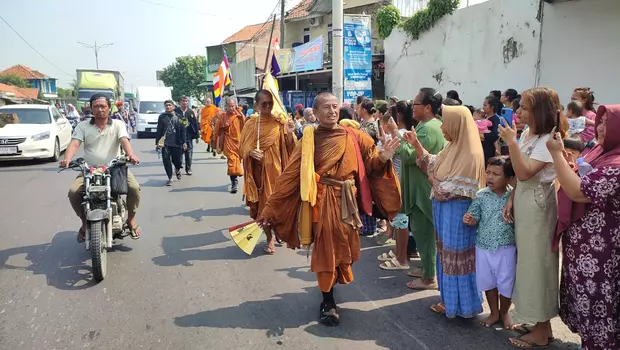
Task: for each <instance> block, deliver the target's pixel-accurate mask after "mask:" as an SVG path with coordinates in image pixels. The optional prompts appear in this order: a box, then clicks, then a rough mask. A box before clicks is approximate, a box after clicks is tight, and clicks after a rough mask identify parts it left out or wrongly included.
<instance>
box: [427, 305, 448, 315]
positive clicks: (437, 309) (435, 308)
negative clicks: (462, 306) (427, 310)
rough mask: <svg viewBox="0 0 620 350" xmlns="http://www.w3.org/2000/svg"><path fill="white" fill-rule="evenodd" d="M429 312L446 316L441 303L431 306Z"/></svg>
mask: <svg viewBox="0 0 620 350" xmlns="http://www.w3.org/2000/svg"><path fill="white" fill-rule="evenodd" d="M431 310H432V311H434V312H436V313H438V314H441V315H445V314H446V307H445V306H443V304H442V303H439V304H433V305H432V306H431Z"/></svg>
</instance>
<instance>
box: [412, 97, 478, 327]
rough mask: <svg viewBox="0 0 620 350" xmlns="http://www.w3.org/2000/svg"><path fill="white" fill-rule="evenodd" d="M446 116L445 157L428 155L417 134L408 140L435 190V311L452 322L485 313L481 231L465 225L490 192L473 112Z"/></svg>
mask: <svg viewBox="0 0 620 350" xmlns="http://www.w3.org/2000/svg"><path fill="white" fill-rule="evenodd" d="M441 114H442V116H443V124H442V125H441V130H442V131H443V134H444V136H445V138H446V140H447V141H448V145H447V146H446V147H445V148H444V149H443V150H442V151H441V152H439V154H437V155H432V154H430V153H428V152H427V151H426V150H425V149H424V147H422V145H421V144H420V142H419V141H418V138H417V135H416V133H415V131H411V132H409V133H407V134H406V135H405V139H406V140H407V142H409V143H410V144H411V145H413V147H414V148H415V150H416V152H417V156H418V164H419V166H420V168H421V169H422V170H423V171H425V172H426V173H427V175H428V179H429V181H430V182H431V184H432V190H431V196H432V198H433V217H434V224H435V231H436V234H437V257H438V258H437V284H438V287H439V291H440V295H441V303H439V304H435V305H433V306H432V307H431V309H432V310H433V311H435V312H437V313H441V314H445V315H446V316H448V317H449V318H454V317H456V316H459V317H463V318H471V317H474V316H476V315H477V314H479V313H481V312H482V295H481V293H480V292H479V291H478V289H477V286H476V269H475V243H476V228H475V227H470V226H467V225H465V224H464V223H463V220H462V219H463V215H465V213H466V212H467V210H468V208H469V205H470V204H471V202H472V200H473V199H474V198H476V193H477V192H478V190H479V189H480V188H481V187H484V186H485V175H484V172H485V169H484V152H483V150H482V145H481V144H480V136H479V134H478V128H477V127H476V124H475V123H474V119H473V117H472V115H471V112H470V111H469V109H467V107H464V106H444V107H443V110H442V113H441Z"/></svg>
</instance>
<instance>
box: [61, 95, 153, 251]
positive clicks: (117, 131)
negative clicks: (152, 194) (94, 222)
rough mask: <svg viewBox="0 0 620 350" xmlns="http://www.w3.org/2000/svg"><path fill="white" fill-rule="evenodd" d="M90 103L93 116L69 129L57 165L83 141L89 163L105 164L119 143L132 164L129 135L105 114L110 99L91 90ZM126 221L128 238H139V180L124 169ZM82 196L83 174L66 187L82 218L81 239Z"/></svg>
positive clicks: (80, 239) (135, 160)
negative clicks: (61, 158) (68, 136)
mask: <svg viewBox="0 0 620 350" xmlns="http://www.w3.org/2000/svg"><path fill="white" fill-rule="evenodd" d="M90 105H91V108H92V112H93V115H94V117H93V118H90V119H89V120H86V121H84V122H81V123H80V124H78V126H77V127H76V128H75V131H74V132H73V139H72V140H71V143H70V144H69V147H68V148H67V150H66V151H65V159H63V160H61V161H60V167H61V168H67V166H68V165H69V163H70V162H71V159H73V156H74V155H75V153H76V152H77V151H78V149H79V148H80V145H82V144H83V145H84V160H85V161H86V163H87V164H89V165H92V166H100V165H107V164H108V163H109V162H110V161H111V160H112V159H114V158H116V157H118V156H119V155H120V150H121V147H122V148H123V150H124V151H125V154H126V155H127V157H128V158H129V161H130V162H131V163H132V164H137V163H138V162H139V159H138V157H137V156H136V155H135V154H134V153H133V149H132V148H131V144H130V143H129V135H128V134H127V128H126V127H125V123H124V122H123V121H120V120H113V119H112V118H110V117H109V114H110V107H111V104H110V100H109V99H108V98H107V97H106V96H105V95H102V94H95V95H93V96H92V97H91V98H90ZM127 184H128V188H129V191H128V193H127V211H128V214H127V225H128V226H129V228H130V229H131V238H133V239H138V238H140V234H141V229H140V227H139V226H138V224H137V223H136V220H135V216H136V212H137V211H138V207H139V205H140V184H139V183H138V181H137V180H136V178H135V177H134V176H133V174H131V172H129V171H128V172H127ZM83 197H84V178H83V177H82V176H79V177H78V178H77V179H75V181H74V182H73V184H72V185H71V188H70V189H69V202H71V206H72V207H73V210H74V211H75V213H76V214H77V215H78V216H79V217H80V219H81V220H82V227H81V228H80V231H79V233H78V238H77V239H78V242H83V241H84V234H85V232H86V216H85V213H84V207H83V205H82V201H83Z"/></svg>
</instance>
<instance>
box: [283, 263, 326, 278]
mask: <svg viewBox="0 0 620 350" xmlns="http://www.w3.org/2000/svg"><path fill="white" fill-rule="evenodd" d="M275 271H276V272H286V275H287V276H288V277H290V278H294V279H297V280H300V281H305V282H316V274H315V273H314V272H312V271H310V265H309V264H308V266H299V267H288V268H284V269H277V270H275Z"/></svg>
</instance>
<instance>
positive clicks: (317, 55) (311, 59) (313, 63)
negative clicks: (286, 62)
mask: <svg viewBox="0 0 620 350" xmlns="http://www.w3.org/2000/svg"><path fill="white" fill-rule="evenodd" d="M293 52H294V55H295V57H293V62H294V63H293V71H294V72H305V71H309V70H314V69H321V68H323V36H322V35H321V36H320V37H318V38H316V39H314V40H312V41H309V42H307V43H305V44H303V45H299V46H296V47H295V48H294V49H293ZM289 59H290V58H289Z"/></svg>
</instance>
